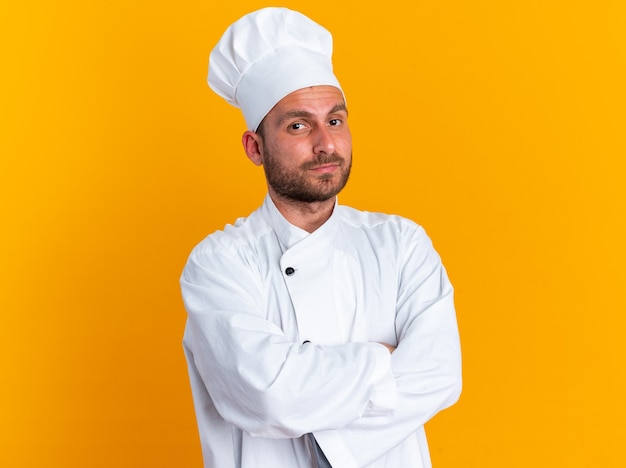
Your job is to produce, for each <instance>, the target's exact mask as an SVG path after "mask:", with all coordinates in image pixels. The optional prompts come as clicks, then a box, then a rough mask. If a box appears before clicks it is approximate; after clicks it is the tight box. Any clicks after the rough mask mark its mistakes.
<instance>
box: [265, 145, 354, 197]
mask: <svg viewBox="0 0 626 468" xmlns="http://www.w3.org/2000/svg"><path fill="white" fill-rule="evenodd" d="M263 151H264V154H265V156H264V160H263V170H264V171H265V178H266V179H267V184H268V185H269V186H270V187H271V188H272V189H273V190H274V191H275V192H276V193H277V194H278V195H280V196H282V197H283V198H286V199H289V200H292V201H296V202H303V203H316V202H325V201H327V200H330V199H331V198H334V197H335V196H337V194H338V193H339V192H341V190H342V189H343V188H344V187H345V185H346V183H347V182H348V178H349V177H350V169H351V166H352V162H350V163H349V164H348V165H347V166H346V161H345V159H344V158H342V157H341V156H339V155H337V154H329V155H326V154H322V155H320V156H318V157H316V158H315V159H314V160H311V161H308V162H306V163H304V164H302V165H301V166H300V168H299V169H296V170H288V169H286V168H285V167H283V166H281V165H280V163H279V162H278V160H277V159H276V158H274V157H273V156H272V153H271V152H270V151H268V148H267V146H265V142H264V144H263ZM350 161H352V159H350ZM323 164H339V172H338V173H332V174H320V175H318V176H313V175H311V174H310V173H309V170H310V169H312V168H314V167H317V166H320V165H323Z"/></svg>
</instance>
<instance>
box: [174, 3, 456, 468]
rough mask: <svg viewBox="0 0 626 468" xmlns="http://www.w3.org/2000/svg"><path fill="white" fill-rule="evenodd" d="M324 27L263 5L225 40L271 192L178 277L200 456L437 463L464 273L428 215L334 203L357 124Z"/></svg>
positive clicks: (230, 460)
mask: <svg viewBox="0 0 626 468" xmlns="http://www.w3.org/2000/svg"><path fill="white" fill-rule="evenodd" d="M331 55H332V37H331V35H330V33H329V32H328V31H327V30H326V29H324V28H323V27H321V26H320V25H318V24H316V23H315V22H313V21H311V20H310V19H309V18H307V17H305V16H304V15H302V14H300V13H298V12H295V11H292V10H288V9H285V8H264V9H261V10H258V11H255V12H252V13H250V14H248V15H246V16H244V17H243V18H241V19H239V20H238V21H236V22H235V23H234V24H232V25H231V26H230V27H229V28H228V29H227V30H226V32H225V33H224V35H223V36H222V38H221V39H220V41H219V42H218V44H217V45H216V46H215V48H214V49H213V51H212V53H211V56H210V60H209V79H208V81H209V85H210V86H211V88H212V89H213V90H214V91H215V92H216V93H217V94H219V95H220V96H222V97H223V98H224V99H226V100H227V101H228V102H229V103H231V104H233V105H235V106H237V107H238V108H240V109H241V111H242V112H243V115H244V118H245V122H246V126H247V130H246V131H245V132H244V133H243V137H242V144H243V149H244V151H245V153H246V155H247V157H248V158H249V159H250V161H251V162H252V163H254V164H255V165H258V166H262V167H263V170H264V173H265V177H266V181H267V189H268V190H267V195H266V197H265V200H264V201H263V203H262V205H261V206H260V207H259V208H258V209H257V210H256V211H254V212H253V213H251V214H250V215H249V216H247V217H245V218H240V219H238V220H237V221H236V222H234V224H232V225H227V226H226V227H225V228H224V229H223V230H220V231H217V232H214V233H213V234H211V235H209V236H208V237H207V238H205V239H204V240H203V241H201V242H200V244H198V245H197V246H196V247H195V249H194V250H193V251H192V253H191V255H190V256H189V259H188V262H187V264H186V266H185V268H184V271H183V273H182V277H181V288H182V295H183V300H184V304H185V308H186V310H187V312H188V319H187V325H186V328H185V334H184V339H183V345H184V350H185V355H186V358H187V363H188V369H189V377H190V381H191V387H192V395H193V400H194V407H195V411H196V419H197V422H198V427H199V432H200V439H201V445H202V454H203V459H204V465H205V467H207V468H208V467H212V468H305V467H306V468H323V467H325V468H328V467H333V468H357V467H369V468H377V467H380V468H382V467H394V468H409V467H411V468H425V467H430V466H431V464H430V457H429V453H428V445H427V442H426V436H425V432H424V424H425V423H426V422H427V421H428V420H430V418H432V417H433V416H434V415H435V414H437V413H438V412H439V411H441V410H442V409H444V408H447V407H448V406H450V405H452V404H453V403H454V402H456V400H457V399H458V397H459V394H460V391H461V354H460V345H459V336H458V330H457V323H456V316H455V309H454V301H453V288H452V286H451V284H450V282H449V280H448V277H447V275H446V271H445V269H444V267H443V265H442V263H441V260H440V257H439V256H438V254H437V253H436V251H435V250H434V249H433V246H432V243H431V241H430V239H429V238H428V236H427V235H426V233H425V231H424V229H423V228H422V227H420V226H419V225H417V224H416V223H414V222H413V221H411V220H408V219H406V218H402V217H400V216H394V215H386V214H380V213H370V212H363V211H358V210H356V209H353V208H350V207H348V206H343V205H340V204H339V203H338V200H337V194H338V193H339V192H340V191H341V189H342V188H343V187H344V185H345V184H346V182H347V180H348V176H349V174H350V167H351V163H352V140H351V134H350V129H349V126H348V109H347V106H346V100H345V96H344V92H343V90H342V88H341V86H340V84H339V82H338V80H337V78H336V77H335V75H334V72H333V67H332V61H331Z"/></svg>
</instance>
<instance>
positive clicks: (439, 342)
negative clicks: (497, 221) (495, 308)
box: [315, 228, 461, 466]
mask: <svg viewBox="0 0 626 468" xmlns="http://www.w3.org/2000/svg"><path fill="white" fill-rule="evenodd" d="M395 322H396V330H397V337H398V345H397V348H396V350H395V351H394V353H393V354H392V356H391V367H392V371H393V374H394V376H395V379H396V385H397V392H398V393H397V405H396V408H395V410H394V411H393V412H392V413H390V414H388V415H382V416H379V417H362V418H359V419H357V420H355V421H354V422H352V423H350V424H349V425H347V426H346V427H344V428H342V429H340V430H338V431H333V437H332V438H333V443H332V444H331V445H332V446H333V447H334V449H333V450H334V453H329V454H327V455H330V456H329V459H330V460H331V462H333V459H332V458H331V456H335V457H336V458H335V459H336V460H341V463H343V464H342V465H341V466H367V465H369V464H370V463H372V462H374V461H375V460H376V459H378V458H379V457H381V456H383V455H384V454H385V453H387V452H389V451H390V450H392V449H393V448H394V447H396V446H397V445H398V444H400V443H401V442H402V441H403V440H405V439H406V438H407V437H409V436H410V435H411V434H413V433H415V432H416V431H418V430H419V429H420V427H421V426H423V425H424V424H425V423H426V422H427V421H428V420H429V419H430V418H432V417H433V416H434V415H435V414H436V413H437V412H439V411H441V410H443V409H445V408H447V407H449V406H451V405H452V404H453V403H455V402H456V401H457V400H458V398H459V395H460V393H461V350H460V342H459V333H458V327H457V321H456V313H455V308H454V301H453V288H452V285H451V284H450V282H449V280H448V277H447V274H446V271H445V269H444V267H443V265H442V264H441V260H440V258H439V255H438V254H437V253H436V252H435V250H434V249H433V247H432V243H431V241H430V239H429V238H428V237H427V236H426V233H425V232H424V231H423V229H422V228H418V230H417V231H416V233H415V235H414V236H412V238H411V241H410V242H409V244H408V248H407V249H406V254H405V255H404V261H403V265H402V269H401V272H400V281H399V290H398V300H397V306H396V319H395ZM315 435H316V437H317V438H318V440H321V441H323V440H324V434H321V435H319V436H318V434H317V433H316V434H315ZM337 442H338V443H337ZM322 448H325V447H324V445H322Z"/></svg>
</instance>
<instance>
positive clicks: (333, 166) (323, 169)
mask: <svg viewBox="0 0 626 468" xmlns="http://www.w3.org/2000/svg"><path fill="white" fill-rule="evenodd" d="M339 167H341V163H338V162H335V163H328V164H320V165H319V166H312V167H310V168H309V170H310V171H313V172H316V173H318V174H326V173H329V172H334V171H335V170H337V169H338V168H339Z"/></svg>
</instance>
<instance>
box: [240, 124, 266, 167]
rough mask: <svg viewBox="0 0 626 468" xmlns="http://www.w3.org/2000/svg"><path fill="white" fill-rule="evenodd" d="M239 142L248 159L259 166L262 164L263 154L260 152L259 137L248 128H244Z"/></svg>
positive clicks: (260, 142)
mask: <svg viewBox="0 0 626 468" xmlns="http://www.w3.org/2000/svg"><path fill="white" fill-rule="evenodd" d="M241 143H242V144H243V149H244V151H245V152H246V156H248V159H249V160H250V161H252V162H253V163H254V164H255V165H256V166H261V165H262V164H263V154H262V153H261V148H262V146H263V142H262V141H261V137H260V136H259V135H258V134H256V133H254V132H252V131H250V130H246V131H245V132H244V134H243V136H242V137H241Z"/></svg>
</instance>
